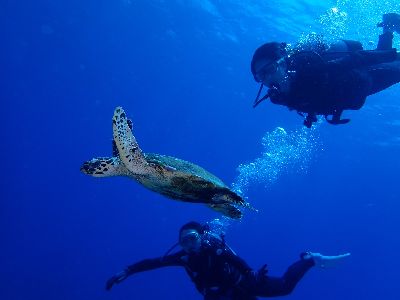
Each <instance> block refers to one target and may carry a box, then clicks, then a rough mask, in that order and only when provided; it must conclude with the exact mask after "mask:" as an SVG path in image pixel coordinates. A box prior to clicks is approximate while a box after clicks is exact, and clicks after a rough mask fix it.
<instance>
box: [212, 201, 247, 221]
mask: <svg viewBox="0 0 400 300" xmlns="http://www.w3.org/2000/svg"><path fill="white" fill-rule="evenodd" d="M207 206H208V207H210V208H211V209H213V210H215V211H217V212H219V213H221V214H223V215H224V216H227V217H229V218H232V219H241V218H242V216H243V213H242V212H241V211H240V210H239V209H238V208H237V207H236V206H234V205H232V204H229V203H221V204H207Z"/></svg>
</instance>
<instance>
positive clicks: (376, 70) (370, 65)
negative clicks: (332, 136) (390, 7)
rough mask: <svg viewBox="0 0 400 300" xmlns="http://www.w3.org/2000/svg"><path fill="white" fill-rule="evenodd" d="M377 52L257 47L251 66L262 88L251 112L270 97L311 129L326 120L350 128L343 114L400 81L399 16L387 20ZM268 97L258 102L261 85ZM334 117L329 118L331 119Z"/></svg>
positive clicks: (348, 44) (353, 46) (351, 44)
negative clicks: (319, 118)
mask: <svg viewBox="0 0 400 300" xmlns="http://www.w3.org/2000/svg"><path fill="white" fill-rule="evenodd" d="M377 26H378V27H382V28H383V33H382V34H381V35H380V36H379V41H378V45H377V48H376V49H375V50H363V47H362V44H361V43H360V42H358V41H350V40H340V41H338V42H336V43H333V44H331V45H330V46H328V45H327V44H325V43H323V42H322V41H316V42H314V43H310V44H307V43H306V44H305V45H301V44H299V45H297V46H296V47H294V49H289V46H288V45H287V44H286V43H277V42H271V43H266V44H264V45H262V46H261V47H259V48H258V49H257V50H256V51H255V53H254V55H253V58H252V61H251V72H252V74H253V76H254V79H255V80H256V81H257V82H259V83H261V86H260V89H259V92H258V95H257V97H256V100H255V102H254V105H253V107H256V106H257V105H258V104H260V103H261V102H262V101H264V100H265V99H268V98H270V99H271V102H272V103H274V104H279V105H284V106H286V107H288V108H289V110H296V111H297V112H298V113H299V114H300V115H301V116H303V117H304V118H305V119H304V125H305V126H306V127H308V128H310V127H311V126H312V124H313V123H314V122H316V121H317V117H316V116H317V115H323V116H325V119H326V120H327V121H328V122H329V123H330V124H335V125H337V124H346V123H348V122H349V121H350V120H349V119H341V114H342V112H343V111H344V110H349V109H351V110H358V109H360V108H361V107H362V106H363V105H364V103H365V100H366V97H367V96H369V95H372V94H375V93H378V92H380V91H382V90H384V89H386V88H388V87H390V86H392V85H394V84H396V83H398V82H400V55H399V53H398V52H397V51H396V49H395V48H392V42H393V33H394V32H397V33H399V34H400V15H399V14H396V13H389V14H384V15H383V20H382V22H380V23H378V25H377ZM264 85H265V86H267V87H268V92H267V94H266V95H265V96H263V97H261V98H260V95H261V92H262V89H263V86H264ZM330 116H331V117H330Z"/></svg>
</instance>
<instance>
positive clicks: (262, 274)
mask: <svg viewBox="0 0 400 300" xmlns="http://www.w3.org/2000/svg"><path fill="white" fill-rule="evenodd" d="M267 273H268V269H267V265H263V266H262V267H261V268H260V269H259V270H258V271H257V280H261V279H262V278H264V277H265V276H266V275H267Z"/></svg>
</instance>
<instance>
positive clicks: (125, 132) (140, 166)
mask: <svg viewBox="0 0 400 300" xmlns="http://www.w3.org/2000/svg"><path fill="white" fill-rule="evenodd" d="M113 138H114V141H115V144H116V146H117V148H118V153H119V157H120V159H121V161H122V163H123V164H124V165H125V166H126V168H127V169H128V170H129V171H131V172H132V173H134V174H147V173H148V170H149V166H148V163H147V161H146V158H145V157H144V155H143V152H142V150H141V149H140V147H139V145H138V143H137V142H136V139H135V137H134V136H133V134H132V130H131V128H130V126H129V123H128V119H127V117H126V114H125V112H124V110H123V109H122V107H117V108H116V109H115V111H114V116H113Z"/></svg>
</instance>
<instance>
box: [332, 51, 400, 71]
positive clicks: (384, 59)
mask: <svg viewBox="0 0 400 300" xmlns="http://www.w3.org/2000/svg"><path fill="white" fill-rule="evenodd" d="M396 58H397V52H396V49H391V50H360V51H354V52H349V54H348V55H346V56H345V57H341V58H338V59H335V60H332V61H329V62H327V64H326V67H327V68H328V69H343V70H349V69H354V68H363V67H368V66H372V65H378V64H382V63H388V62H392V61H395V60H396Z"/></svg>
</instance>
